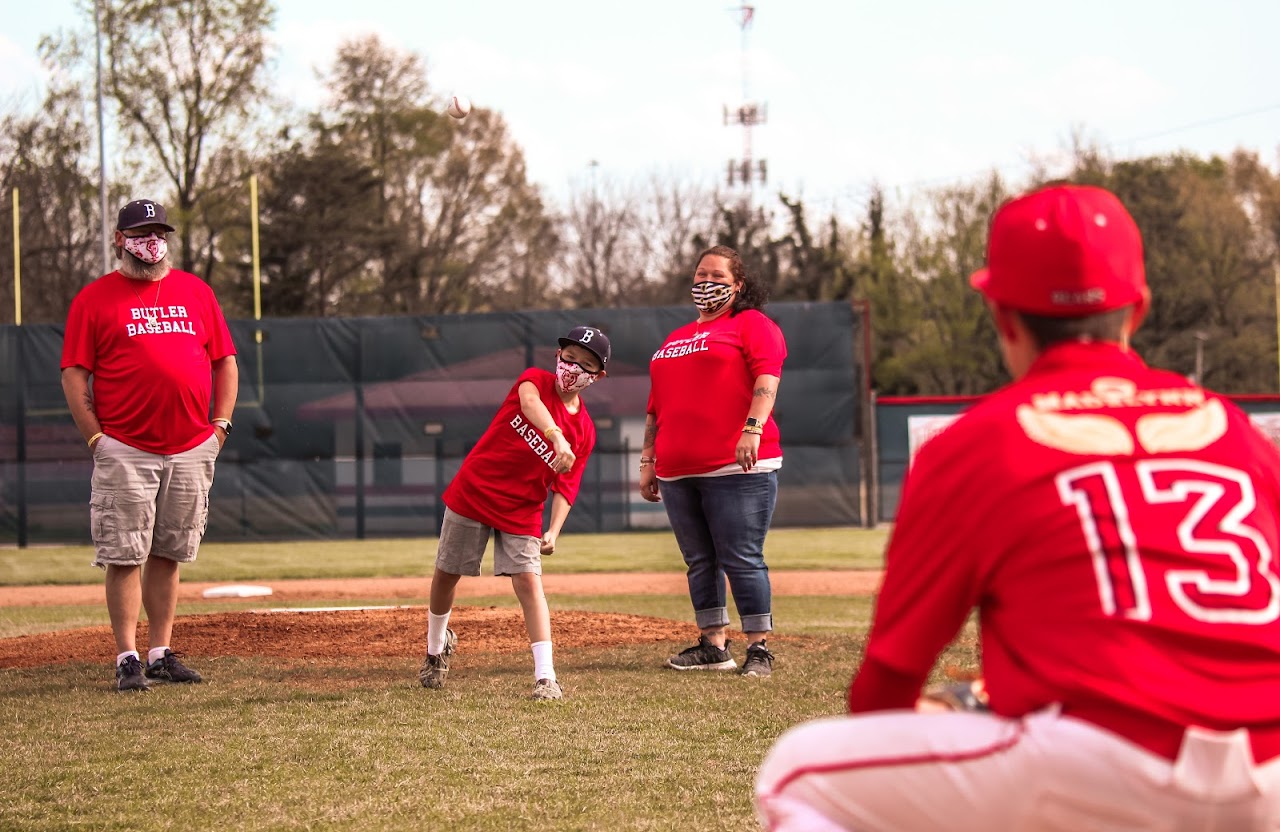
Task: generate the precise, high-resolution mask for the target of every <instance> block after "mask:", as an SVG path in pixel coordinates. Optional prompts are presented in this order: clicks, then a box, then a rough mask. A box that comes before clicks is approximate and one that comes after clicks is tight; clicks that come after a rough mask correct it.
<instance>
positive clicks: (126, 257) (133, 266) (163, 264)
mask: <svg viewBox="0 0 1280 832" xmlns="http://www.w3.org/2000/svg"><path fill="white" fill-rule="evenodd" d="M168 273H169V255H168V254H166V255H165V256H164V259H162V260H161V261H160V262H159V263H144V262H142V261H141V260H139V259H138V258H137V257H134V256H133V255H132V254H130V253H129V252H127V251H125V250H124V249H120V274H122V275H124V276H125V277H132V278H133V279H134V280H159V279H160V278H162V277H164V276H165V275H167V274H168Z"/></svg>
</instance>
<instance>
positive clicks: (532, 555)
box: [436, 506, 542, 578]
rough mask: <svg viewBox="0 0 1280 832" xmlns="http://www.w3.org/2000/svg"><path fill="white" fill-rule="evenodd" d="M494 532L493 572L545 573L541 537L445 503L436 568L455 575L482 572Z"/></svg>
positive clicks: (513, 573)
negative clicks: (492, 524) (489, 521)
mask: <svg viewBox="0 0 1280 832" xmlns="http://www.w3.org/2000/svg"><path fill="white" fill-rule="evenodd" d="M490 532H492V533H493V574H495V575H517V574H520V573H524V572H532V573H533V574H535V575H541V574H542V540H541V538H537V537H533V536H531V535H527V534H507V533H506V532H500V531H498V530H497V529H495V528H492V527H490V526H486V525H485V524H484V523H481V522H480V521H478V520H472V519H471V518H470V517H463V516H462V515H461V514H458V513H457V512H456V511H454V510H453V509H451V508H448V507H447V506H446V507H445V510H444V521H443V522H442V523H441V525H440V543H439V545H438V546H437V548H436V568H437V569H440V570H442V571H444V572H450V573H452V574H454V575H470V576H471V577H473V578H474V577H476V576H477V575H479V574H480V561H481V559H483V558H484V550H485V548H486V547H487V546H488V545H489V534H490Z"/></svg>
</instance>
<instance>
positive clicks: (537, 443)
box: [511, 413, 556, 466]
mask: <svg viewBox="0 0 1280 832" xmlns="http://www.w3.org/2000/svg"><path fill="white" fill-rule="evenodd" d="M511 427H513V428H515V429H516V433H518V434H520V438H521V439H523V440H524V441H525V442H527V443H528V444H529V447H530V448H533V452H534V453H535V454H537V455H538V457H539V458H541V459H542V461H543V462H545V463H546V464H547V465H548V466H550V465H551V463H552V462H553V461H555V458H556V452H555V451H554V450H552V448H551V446H550V445H549V444H547V440H546V438H545V437H544V436H543V435H542V434H541V433H539V432H538V429H537V428H535V427H534V426H533V425H531V424H529V423H528V422H526V421H525V420H524V417H522V416H521V415H520V414H519V413H517V414H516V415H515V416H514V417H512V419H511Z"/></svg>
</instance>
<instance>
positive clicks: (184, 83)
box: [43, 0, 274, 279]
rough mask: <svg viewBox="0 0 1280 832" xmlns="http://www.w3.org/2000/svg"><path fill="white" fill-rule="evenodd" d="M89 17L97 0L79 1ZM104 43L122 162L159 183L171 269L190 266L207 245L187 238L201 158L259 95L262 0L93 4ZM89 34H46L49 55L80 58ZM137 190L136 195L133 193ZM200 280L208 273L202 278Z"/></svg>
mask: <svg viewBox="0 0 1280 832" xmlns="http://www.w3.org/2000/svg"><path fill="white" fill-rule="evenodd" d="M79 5H80V8H81V10H82V11H83V12H84V13H85V15H86V18H87V19H88V20H90V21H92V20H93V19H94V6H95V0H80V3H79ZM96 5H98V6H100V8H101V13H102V31H103V40H104V45H105V64H106V65H105V68H104V72H103V83H104V92H105V94H106V95H107V96H108V97H109V98H110V99H111V101H112V102H114V104H115V106H116V108H117V110H118V113H119V123H120V127H121V132H122V135H123V136H124V138H125V140H126V142H127V143H128V147H129V149H130V151H132V153H131V156H130V158H129V159H128V163H129V165H130V167H131V168H133V169H135V175H136V176H137V177H140V178H142V180H143V181H141V182H139V181H135V182H133V183H132V187H133V188H140V187H146V188H148V189H149V188H150V187H154V186H158V185H159V183H160V182H167V183H168V185H169V186H170V187H171V188H172V189H173V192H172V198H171V199H170V198H169V197H167V196H164V195H162V194H156V196H157V197H158V198H162V199H164V201H166V202H167V203H168V205H167V207H168V208H169V209H170V220H171V221H176V222H175V225H177V227H178V236H179V239H180V240H181V249H180V252H179V258H180V259H179V268H182V269H184V270H187V271H194V270H196V268H197V259H198V258H199V256H200V252H201V250H202V249H204V251H205V255H206V256H205V262H204V267H205V268H207V269H211V268H212V266H213V263H214V261H213V260H212V259H211V258H209V257H208V251H209V250H210V248H209V246H208V244H207V241H202V242H201V243H200V244H197V243H196V242H195V240H194V227H193V218H194V217H195V215H196V213H197V204H198V203H199V202H200V201H201V200H202V199H212V198H213V197H212V191H210V190H208V189H207V188H206V185H207V183H206V182H205V175H206V163H207V161H208V159H209V157H210V155H211V154H212V153H213V152H215V151H216V150H217V149H218V148H219V147H220V146H224V145H227V144H232V145H234V144H238V143H239V142H240V141H241V139H242V136H243V134H244V132H245V131H246V130H247V129H248V128H249V127H250V126H251V125H252V124H253V118H254V114H255V112H256V109H257V106H258V105H259V103H260V102H261V101H263V100H264V99H265V97H266V83H265V66H266V32H267V30H268V29H269V28H270V27H271V23H272V19H273V17H274V9H273V7H272V6H271V3H270V2H269V0H96ZM88 37H89V36H88V35H85V34H71V35H68V36H66V37H64V38H46V40H45V41H44V42H43V47H44V48H45V49H46V50H47V51H48V52H49V53H50V54H52V55H54V56H59V57H62V58H64V59H66V60H70V61H80V62H83V61H84V60H85V59H86V56H87V55H90V54H91V53H90V52H89V51H88V50H86V49H85V48H84V44H85V43H86V42H87V39H88ZM133 195H139V194H133ZM204 277H206V279H208V278H210V277H211V275H209V274H207V273H206V274H205V275H204Z"/></svg>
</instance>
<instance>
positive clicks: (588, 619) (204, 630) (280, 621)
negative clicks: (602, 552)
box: [0, 606, 697, 667]
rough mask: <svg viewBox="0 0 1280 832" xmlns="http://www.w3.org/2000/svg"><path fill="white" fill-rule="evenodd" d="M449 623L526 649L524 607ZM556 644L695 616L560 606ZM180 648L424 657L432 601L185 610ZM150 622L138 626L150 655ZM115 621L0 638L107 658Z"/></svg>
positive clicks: (29, 659) (0, 651) (633, 637)
mask: <svg viewBox="0 0 1280 832" xmlns="http://www.w3.org/2000/svg"><path fill="white" fill-rule="evenodd" d="M449 627H450V628H452V629H453V631H454V632H456V633H458V637H459V639H460V640H461V641H462V642H463V644H464V646H465V648H466V650H467V652H472V651H493V652H507V651H516V650H519V651H526V650H528V649H529V636H528V634H527V633H526V632H525V627H524V619H523V618H522V617H521V615H520V610H518V609H501V608H497V607H455V608H454V610H453V615H452V616H451V617H450V618H449ZM551 633H552V640H553V641H554V642H555V645H556V647H558V648H560V647H611V646H617V645H621V644H648V643H657V642H669V641H691V640H692V639H693V638H695V637H696V636H697V630H696V629H695V628H694V626H693V624H692V623H691V622H690V623H685V622H679V621H671V620H669V619H665V618H650V617H647V616H639V615H621V614H617V613H600V612H576V611H554V612H553V613H552V614H551ZM173 644H174V648H175V649H176V650H179V651H181V652H183V653H186V654H189V655H191V656H202V657H210V656H276V657H279V658H291V659H330V658H333V659H336V658H341V657H343V656H351V655H356V654H359V653H364V654H373V655H378V656H388V657H391V656H406V657H413V658H419V659H420V658H421V657H422V656H423V654H425V653H426V644H427V608H426V607H425V606H419V607H412V608H407V607H396V608H390V609H361V610H351V609H344V610H323V611H309V612H232V613H219V614H217V615H188V616H181V617H179V618H178V619H177V620H176V621H175V622H174V627H173ZM148 646H149V645H148V643H147V625H146V624H145V623H144V624H142V625H141V626H140V628H139V633H138V648H139V651H140V652H142V653H143V654H144V655H145V652H146V649H147V647H148ZM115 652H116V650H115V645H114V643H113V639H112V636H111V628H110V627H105V626H104V627H86V628H84V629H79V630H64V631H62V632H56V633H38V634H36V635H29V636H18V637H17V638H7V639H0V667H36V666H40V665H47V664H59V663H63V662H102V661H108V662H109V661H110V660H111V659H112V658H114V656H115Z"/></svg>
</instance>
